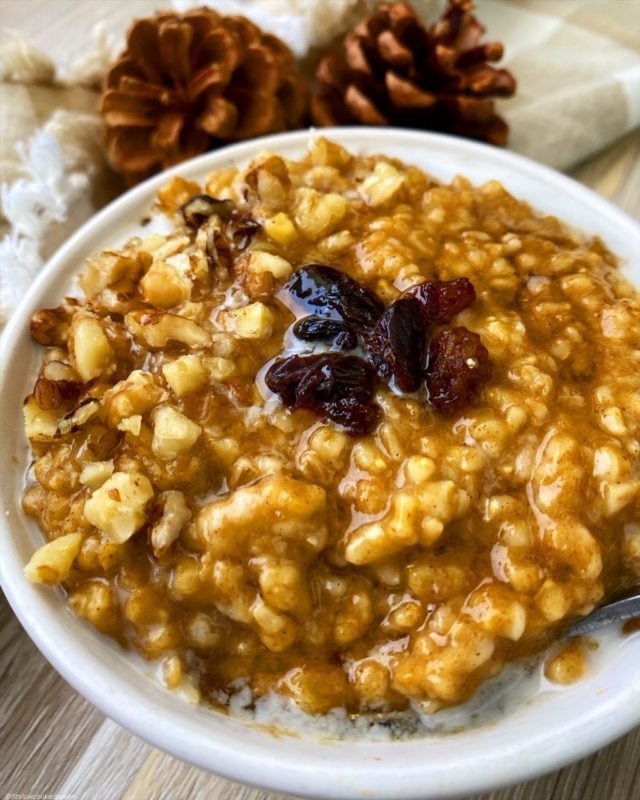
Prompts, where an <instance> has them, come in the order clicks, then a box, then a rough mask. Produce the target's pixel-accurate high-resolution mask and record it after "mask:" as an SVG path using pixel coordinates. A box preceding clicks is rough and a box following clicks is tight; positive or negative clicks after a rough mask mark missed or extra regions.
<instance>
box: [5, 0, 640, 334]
mask: <svg viewBox="0 0 640 800" xmlns="http://www.w3.org/2000/svg"><path fill="white" fill-rule="evenodd" d="M168 4H169V3H168V2H167V3H166V4H165V5H168ZM373 4H374V0H217V1H216V0H212V2H211V3H210V5H212V6H213V7H215V8H217V9H219V10H220V11H222V12H228V13H243V14H245V15H246V16H249V17H250V18H252V19H253V20H254V21H255V22H256V23H257V24H258V25H260V26H261V27H263V28H265V29H267V30H272V31H273V32H275V33H277V34H278V35H279V36H281V37H282V38H283V39H284V40H285V41H287V42H288V44H289V45H290V46H291V47H292V49H293V50H294V51H295V52H296V54H298V55H299V56H304V55H305V54H306V53H307V52H308V51H309V50H310V49H313V48H317V47H322V46H324V45H325V44H326V43H327V42H328V41H330V40H331V39H333V38H334V37H336V36H339V35H341V34H342V33H343V32H344V31H346V30H347V29H348V28H349V27H350V25H352V24H353V22H354V21H355V20H356V19H357V18H358V17H359V16H360V15H361V14H362V13H363V12H364V11H366V9H367V8H368V7H370V6H371V5H373ZM173 5H174V6H175V7H176V8H177V9H179V10H184V9H186V8H189V7H191V6H193V5H194V1H193V0H173ZM413 5H414V6H415V7H416V9H417V10H418V11H419V12H420V14H421V15H422V16H423V18H424V19H425V22H430V21H432V20H434V19H435V18H436V17H437V15H438V14H439V13H440V12H441V10H442V7H443V5H444V0H414V2H413ZM156 7H157V2H155V0H149V9H148V13H149V14H151V13H153V11H154V10H155V9H156ZM476 7H477V16H478V18H479V19H480V20H481V21H482V22H483V23H484V25H485V26H486V27H487V29H488V34H487V38H488V39H491V40H498V41H502V42H503V43H504V44H505V48H506V56H505V59H504V64H505V65H506V66H507V67H508V68H509V69H510V70H511V71H512V72H513V73H514V75H515V76H516V78H517V80H518V92H517V94H516V96H515V97H513V98H510V99H508V100H505V101H502V102H501V104H500V109H501V113H502V114H503V115H504V116H505V117H506V119H507V121H508V122H509V124H510V126H511V138H510V144H509V146H510V148H511V149H513V150H516V151H517V152H520V153H523V154H525V155H527V156H530V157H532V158H534V159H536V160H538V161H542V162H545V163H547V164H549V165H551V166H553V167H556V168H559V169H566V168H569V167H571V166H573V165H574V164H576V163H578V162H579V161H581V160H583V159H585V158H587V157H588V156H590V155H592V154H594V153H596V152H597V151H598V150H600V149H601V148H603V147H605V146H606V145H607V144H609V143H610V142H612V141H614V140H615V139H617V138H618V137H620V136H622V135H623V134H624V133H626V132H628V131H630V130H632V129H634V128H635V127H637V126H638V125H640V0H562V2H560V0H476ZM108 11H109V6H108V4H107V5H106V6H105V7H104V14H105V21H106V22H108ZM80 22H81V20H80V21H79V24H80ZM82 34H88V31H78V35H80V36H81V35H82ZM123 41H124V31H116V32H115V35H114V36H112V37H111V38H109V37H108V36H107V35H106V34H105V32H104V30H103V31H102V32H99V33H98V37H97V39H96V41H95V43H94V46H93V47H92V48H90V49H89V52H88V53H87V54H86V56H85V57H84V59H83V60H82V62H81V63H76V64H75V65H73V66H72V67H71V68H70V67H69V65H54V64H52V63H51V61H50V60H49V59H48V58H47V57H46V55H44V54H43V53H41V52H40V51H39V50H38V49H37V48H36V47H35V46H33V45H32V44H30V43H29V42H28V41H25V40H24V38H23V37H21V36H20V35H19V34H7V33H5V34H4V35H3V39H2V40H1V43H0V122H1V124H0V181H2V182H3V185H2V187H1V189H0V210H1V212H2V217H0V221H1V219H4V223H5V224H4V230H0V236H1V235H2V234H5V235H4V238H2V240H1V241H0V327H1V326H2V324H3V321H6V319H7V318H8V316H9V314H10V313H11V310H12V309H13V308H14V307H15V304H16V302H17V300H18V299H19V298H20V297H21V296H22V294H23V293H24V291H25V289H26V288H27V286H28V285H29V284H30V282H31V280H32V278H33V275H34V274H35V273H36V272H37V271H38V270H39V269H40V267H41V265H42V263H43V262H44V261H45V260H46V259H47V258H48V257H49V256H50V255H51V254H52V252H53V251H54V250H55V248H56V247H57V246H58V245H59V244H60V242H61V241H63V240H64V239H65V238H66V237H67V236H68V235H69V234H70V233H71V232H73V230H75V228H77V227H78V225H79V224H80V223H81V222H82V221H84V219H87V218H88V217H89V216H91V215H92V214H93V213H94V212H95V210H96V208H98V207H99V206H100V205H102V204H103V203H104V202H105V201H106V200H107V199H108V198H109V196H110V194H112V193H113V187H114V185H115V184H114V181H113V175H112V174H111V175H110V173H109V170H108V166H107V165H106V162H105V159H104V154H103V151H102V148H101V146H100V136H99V127H100V126H99V119H98V116H97V112H96V105H97V98H98V91H97V88H98V81H99V76H100V75H101V74H102V73H103V72H104V69H105V68H106V65H107V64H108V62H109V60H110V59H111V58H112V57H113V55H114V54H115V53H116V52H117V50H118V49H119V48H120V47H121V46H122V43H123ZM61 67H62V69H60V68H61ZM60 72H62V74H63V75H66V77H65V78H64V79H62V78H60Z"/></svg>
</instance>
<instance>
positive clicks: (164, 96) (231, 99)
mask: <svg viewBox="0 0 640 800" xmlns="http://www.w3.org/2000/svg"><path fill="white" fill-rule="evenodd" d="M306 100H307V87H306V82H305V80H304V79H303V78H302V76H301V75H300V74H299V72H298V71H297V69H296V64H295V61H294V57H293V54H292V53H291V51H290V50H289V48H288V47H287V46H286V45H285V44H284V43H283V42H281V41H280V39H278V38H277V37H276V36H272V35H270V34H266V33H263V32H262V31H261V30H260V29H259V28H257V27H256V26H255V25H254V24H253V23H251V22H249V20H247V19H245V18H244V17H224V16H221V15H220V14H218V13H217V12H215V11H213V10H211V9H208V8H198V9H193V10H191V11H188V12H187V13H186V14H174V13H171V12H161V13H158V14H156V15H155V16H154V17H151V18H148V19H139V20H136V22H135V23H134V24H133V26H132V28H131V29H130V31H129V34H128V37H127V47H126V50H125V51H124V53H122V55H121V56H120V58H119V59H118V60H117V61H116V62H115V63H114V64H113V66H112V67H111V68H110V69H109V72H108V73H107V75H106V81H105V88H104V91H103V93H102V98H101V101H100V112H101V114H102V117H103V120H104V124H105V132H106V143H107V151H108V153H109V157H110V159H111V161H112V163H113V165H114V167H115V168H116V169H117V170H118V171H119V172H122V173H123V174H124V176H125V178H126V180H127V182H128V183H130V184H131V183H135V182H137V181H139V180H141V179H142V178H145V177H147V176H148V175H150V174H152V173H153V172H156V171H158V170H159V169H161V168H164V167H168V166H170V165H171V164H175V163H177V162H179V161H183V160H184V159H186V158H190V157H191V156H194V155H197V154H198V153H202V152H203V151H205V150H208V149H212V148H215V147H219V146H220V145H222V144H226V143H227V142H235V141H239V140H241V139H248V138H250V137H253V136H260V135H262V134H266V133H272V132H276V131H282V130H287V129H289V128H295V127H299V126H300V125H301V124H302V122H303V118H304V114H305V109H306Z"/></svg>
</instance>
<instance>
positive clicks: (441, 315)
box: [404, 278, 476, 325]
mask: <svg viewBox="0 0 640 800" xmlns="http://www.w3.org/2000/svg"><path fill="white" fill-rule="evenodd" d="M404 296H405V297H415V298H416V300H418V301H419V302H420V306H421V308H422V314H423V316H424V319H425V322H427V323H429V324H431V325H445V324H446V323H447V322H451V320H452V319H453V318H454V317H455V315H456V314H459V313H460V312H461V311H464V309H465V308H468V307H469V306H470V305H471V304H472V303H473V302H474V300H475V299H476V291H475V289H474V288H473V284H472V283H471V281H470V280H469V279H468V278H455V280H452V281H425V283H421V284H419V285H418V286H413V287H412V288H411V289H408V290H407V291H406V292H405V293H404Z"/></svg>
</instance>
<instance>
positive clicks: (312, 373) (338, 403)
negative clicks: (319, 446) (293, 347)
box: [265, 353, 380, 436]
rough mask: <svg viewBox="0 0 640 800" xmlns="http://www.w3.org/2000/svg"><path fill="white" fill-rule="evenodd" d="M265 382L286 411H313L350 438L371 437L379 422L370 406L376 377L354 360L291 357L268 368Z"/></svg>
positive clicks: (324, 356) (325, 356)
mask: <svg viewBox="0 0 640 800" xmlns="http://www.w3.org/2000/svg"><path fill="white" fill-rule="evenodd" d="M265 382H266V384H267V386H268V387H269V389H271V391H272V392H276V393H277V394H279V395H280V397H281V398H282V401H283V403H284V404H285V405H286V406H287V407H288V408H291V409H295V408H306V409H309V410H310V411H314V412H315V413H316V414H318V415H319V416H320V417H322V418H323V419H330V420H332V421H333V422H337V423H338V424H340V425H343V426H344V428H345V429H346V431H347V433H350V434H351V435H352V436H364V435H365V434H367V433H370V432H371V431H372V430H373V428H374V427H375V425H376V423H377V421H378V418H379V414H380V409H379V408H378V407H377V406H376V405H374V404H373V403H371V402H370V401H371V397H372V395H373V389H374V384H375V373H374V371H373V369H372V368H371V366H370V365H369V364H367V363H366V361H363V360H362V359H361V358H357V357H356V356H343V355H338V354H336V353H324V354H322V355H311V356H290V357H289V358H285V359H280V360H278V361H276V362H275V363H274V364H273V365H272V366H271V367H270V369H269V371H268V372H267V374H266V376H265Z"/></svg>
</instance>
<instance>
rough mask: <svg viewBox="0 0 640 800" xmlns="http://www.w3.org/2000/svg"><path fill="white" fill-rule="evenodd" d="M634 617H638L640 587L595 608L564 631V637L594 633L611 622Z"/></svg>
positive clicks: (635, 587)
mask: <svg viewBox="0 0 640 800" xmlns="http://www.w3.org/2000/svg"><path fill="white" fill-rule="evenodd" d="M634 617H640V586H634V588H633V589H631V590H630V591H629V592H627V593H626V594H625V595H624V596H623V597H621V598H619V599H618V600H615V601H614V602H613V603H607V604H606V605H603V606H600V607H599V608H596V609H595V610H594V611H592V612H591V613H590V614H587V616H586V617H582V619H579V620H578V621H577V622H574V623H573V625H571V626H570V627H569V628H568V629H567V630H566V631H565V634H564V635H565V637H566V638H569V637H571V636H582V635H583V634H585V633H591V631H595V630H596V629H597V628H602V627H604V626H605V625H610V624H611V623H612V622H623V621H624V620H627V619H633V618H634Z"/></svg>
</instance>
